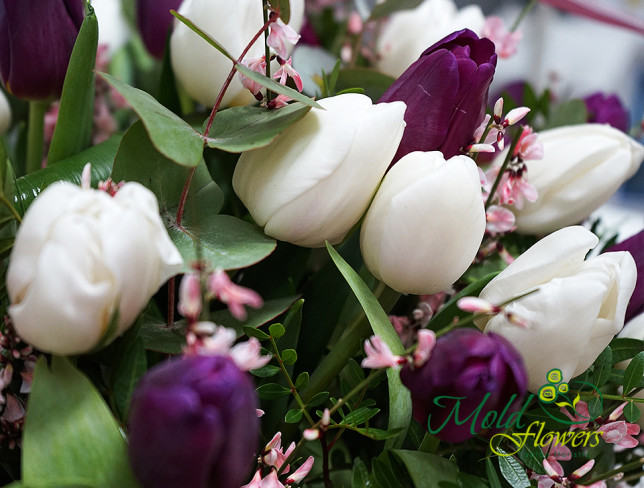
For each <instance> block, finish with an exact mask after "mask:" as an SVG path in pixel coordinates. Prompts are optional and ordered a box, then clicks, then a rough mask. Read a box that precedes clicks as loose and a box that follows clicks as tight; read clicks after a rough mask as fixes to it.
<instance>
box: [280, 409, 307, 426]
mask: <svg viewBox="0 0 644 488" xmlns="http://www.w3.org/2000/svg"><path fill="white" fill-rule="evenodd" d="M303 415H304V412H303V411H302V410H299V409H295V408H294V409H292V410H289V411H288V412H286V416H285V417H284V422H286V423H287V424H297V423H298V422H299V421H300V420H302V416H303Z"/></svg>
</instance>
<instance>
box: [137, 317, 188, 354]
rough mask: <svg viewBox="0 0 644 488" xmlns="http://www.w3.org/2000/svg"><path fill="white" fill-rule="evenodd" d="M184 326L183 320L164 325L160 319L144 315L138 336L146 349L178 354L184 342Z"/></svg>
mask: <svg viewBox="0 0 644 488" xmlns="http://www.w3.org/2000/svg"><path fill="white" fill-rule="evenodd" d="M185 327H186V323H185V321H180V322H175V323H174V324H173V325H172V327H166V324H165V323H163V320H162V319H159V318H156V317H150V316H146V315H144V317H143V322H142V323H141V328H140V329H139V336H140V337H141V339H142V340H143V346H144V347H145V348H146V349H149V350H151V351H157V352H161V353H164V354H180V353H181V351H182V348H183V346H184V345H185V344H186V335H185Z"/></svg>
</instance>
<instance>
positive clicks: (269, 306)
mask: <svg viewBox="0 0 644 488" xmlns="http://www.w3.org/2000/svg"><path fill="white" fill-rule="evenodd" d="M295 300H297V296H290V297H284V298H275V299H273V300H266V301H265V302H264V305H263V306H262V308H258V309H256V308H246V312H247V313H248V316H247V317H246V320H244V322H243V324H244V327H243V330H244V332H245V333H246V334H248V332H247V329H246V328H247V327H252V328H253V329H257V327H259V326H260V325H264V324H265V323H267V322H269V321H271V320H273V319H274V318H275V317H277V316H279V315H281V314H282V313H284V312H285V311H286V310H288V307H289V306H290V305H291V304H292V303H293V302H294V301H295ZM210 319H211V320H212V321H213V322H215V323H216V324H218V325H223V326H224V327H229V328H232V329H235V330H236V331H237V332H238V334H239V333H241V330H242V329H241V328H240V322H239V320H237V319H236V318H235V317H233V316H232V315H231V314H230V312H229V311H228V310H218V311H217V312H215V313H213V314H211V315H210ZM257 332H259V333H261V334H263V335H262V336H261V337H259V336H255V337H257V338H258V339H259V340H266V339H268V336H267V335H266V334H264V333H263V332H262V331H261V330H257ZM249 335H250V334H249ZM264 336H266V337H264Z"/></svg>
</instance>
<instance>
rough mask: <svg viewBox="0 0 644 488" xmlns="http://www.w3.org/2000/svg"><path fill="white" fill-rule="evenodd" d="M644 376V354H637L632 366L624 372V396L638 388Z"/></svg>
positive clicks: (631, 363)
mask: <svg viewBox="0 0 644 488" xmlns="http://www.w3.org/2000/svg"><path fill="white" fill-rule="evenodd" d="M642 374H644V352H640V353H637V355H636V356H635V357H634V358H633V359H632V360H631V362H630V364H629V365H628V366H627V367H626V371H624V383H623V385H624V394H625V395H628V393H629V392H630V391H631V390H632V389H633V388H635V387H636V386H637V384H638V383H639V382H640V380H641V379H642Z"/></svg>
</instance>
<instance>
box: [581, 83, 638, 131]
mask: <svg viewBox="0 0 644 488" xmlns="http://www.w3.org/2000/svg"><path fill="white" fill-rule="evenodd" d="M584 103H585V104H586V109H587V110H588V122H591V123H596V124H609V125H611V126H613V127H615V128H616V129H618V130H621V131H622V132H628V129H629V128H630V116H629V114H628V110H627V109H626V107H624V105H622V102H621V101H620V99H619V98H618V97H617V95H606V94H604V93H601V92H598V93H593V94H592V95H589V96H587V97H586V98H584Z"/></svg>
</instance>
